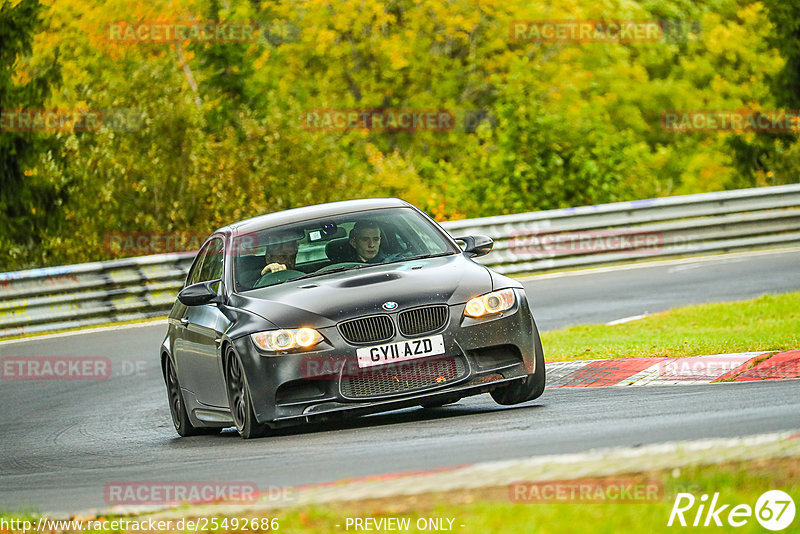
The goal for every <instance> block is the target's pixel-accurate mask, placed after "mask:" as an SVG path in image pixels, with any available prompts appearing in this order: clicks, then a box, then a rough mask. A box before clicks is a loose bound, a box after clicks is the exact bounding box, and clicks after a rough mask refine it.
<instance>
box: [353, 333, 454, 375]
mask: <svg viewBox="0 0 800 534" xmlns="http://www.w3.org/2000/svg"><path fill="white" fill-rule="evenodd" d="M437 354H444V339H443V338H442V336H441V334H440V335H438V336H431V337H424V338H421V339H413V340H410V341H398V342H396V343H387V344H385V345H376V346H374V347H364V348H361V349H357V350H356V356H357V357H358V366H359V367H360V368H362V369H363V368H364V367H372V366H374V365H384V364H387V363H393V362H402V361H406V360H414V359H416V358H425V357H427V356H436V355H437Z"/></svg>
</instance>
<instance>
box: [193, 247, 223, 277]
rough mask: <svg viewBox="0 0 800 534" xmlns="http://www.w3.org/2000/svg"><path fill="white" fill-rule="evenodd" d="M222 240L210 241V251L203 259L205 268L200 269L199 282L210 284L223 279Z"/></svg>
mask: <svg viewBox="0 0 800 534" xmlns="http://www.w3.org/2000/svg"><path fill="white" fill-rule="evenodd" d="M223 257H224V255H223V253H222V239H219V238H217V239H214V240H212V241H209V243H208V250H207V251H206V255H205V257H204V258H203V267H202V268H201V269H200V278H199V279H198V280H197V281H198V282H209V281H211V280H218V279H220V278H222V260H223Z"/></svg>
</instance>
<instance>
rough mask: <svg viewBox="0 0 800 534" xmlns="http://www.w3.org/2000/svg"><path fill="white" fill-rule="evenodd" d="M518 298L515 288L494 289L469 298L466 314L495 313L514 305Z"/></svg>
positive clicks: (481, 314) (482, 314)
mask: <svg viewBox="0 0 800 534" xmlns="http://www.w3.org/2000/svg"><path fill="white" fill-rule="evenodd" d="M516 300H517V298H516V296H515V295H514V290H513V289H501V290H500V291H492V292H491V293H486V294H485V295H481V296H480V297H475V298H473V299H469V300H468V301H467V305H466V307H465V308H464V315H466V316H468V317H475V318H478V317H486V316H487V315H494V314H496V313H500V312H504V311H506V310H507V309H509V308H511V307H512V306H514V303H515V302H516Z"/></svg>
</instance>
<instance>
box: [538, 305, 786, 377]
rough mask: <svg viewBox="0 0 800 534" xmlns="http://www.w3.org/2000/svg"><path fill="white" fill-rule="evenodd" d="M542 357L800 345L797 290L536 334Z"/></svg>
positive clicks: (687, 353) (690, 352) (711, 351)
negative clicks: (543, 354)
mask: <svg viewBox="0 0 800 534" xmlns="http://www.w3.org/2000/svg"><path fill="white" fill-rule="evenodd" d="M542 344H543V345H544V353H545V359H546V360H547V361H571V360H586V359H598V358H641V357H648V356H649V357H663V356H676V357H677V356H702V355H707V354H725V353H732V352H755V351H768V350H777V351H780V350H790V349H795V348H797V347H798V346H800V292H796V293H786V294H781V295H765V296H762V297H759V298H756V299H752V300H742V301H736V302H721V303H715V304H701V305H698V306H685V307H682V308H676V309H674V310H670V311H666V312H661V313H655V314H653V315H649V316H647V317H645V318H644V319H640V320H637V321H633V322H630V323H625V324H620V325H615V326H606V325H602V324H600V325H582V326H573V327H571V328H566V329H564V330H556V331H553V332H544V333H542Z"/></svg>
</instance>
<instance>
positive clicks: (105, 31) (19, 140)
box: [0, 0, 800, 270]
mask: <svg viewBox="0 0 800 534" xmlns="http://www.w3.org/2000/svg"><path fill="white" fill-rule="evenodd" d="M0 1H3V0H0ZM784 4H785V3H783V2H778V1H775V2H773V1H772V0H770V2H768V3H767V4H766V8H765V7H764V5H762V4H761V3H756V2H753V3H747V2H740V1H738V0H705V1H702V2H690V1H685V0H668V1H659V2H655V1H650V0H647V1H645V0H642V1H628V0H625V1H623V0H611V1H609V2H605V3H604V4H602V5H598V4H596V3H592V2H590V1H588V0H585V1H584V0H580V1H577V2H575V1H572V0H556V1H554V2H550V3H547V4H545V5H542V4H536V3H531V2H528V1H523V0H505V1H501V0H487V1H482V2H480V4H476V3H475V2H473V1H467V0H453V1H449V2H442V1H440V0H415V1H411V0H389V1H386V0H341V1H339V2H335V3H330V2H327V1H323V0H305V1H303V2H295V1H289V2H261V3H258V2H252V1H249V0H232V1H228V2H220V1H218V0H192V1H190V2H178V1H177V0H155V1H153V2H147V3H141V2H133V1H132V0H100V1H98V2H93V3H91V4H85V3H84V2H79V1H78V0H60V1H59V2H55V3H53V4H52V5H50V6H49V7H47V8H45V9H42V8H39V7H37V6H38V3H37V2H32V1H30V0H25V1H21V2H13V3H9V2H8V0H6V1H5V3H3V7H2V8H0V13H2V15H0V17H2V18H1V19H0V38H1V39H0V40H1V41H2V43H3V46H2V48H0V62H1V63H0V96H1V97H2V107H3V108H7V107H25V108H29V107H49V108H63V109H82V108H88V109H97V110H106V111H107V112H109V113H108V117H116V119H115V120H109V121H107V122H106V123H105V124H104V125H103V127H101V128H100V129H99V130H98V131H93V132H77V131H65V132H39V133H28V132H18V133H12V134H9V133H8V132H2V133H0V151H3V152H0V164H2V165H4V166H5V167H3V169H6V168H7V169H8V170H3V171H2V172H3V174H2V177H1V178H0V179H2V180H4V181H3V182H2V191H0V209H2V210H4V212H3V213H4V214H5V217H4V219H3V220H2V221H0V270H4V269H2V268H3V267H4V268H5V269H10V268H18V267H23V266H34V265H39V264H42V263H64V262H79V261H87V260H93V259H100V258H105V257H110V253H109V251H106V250H104V248H103V241H104V236H105V235H106V234H108V233H110V232H162V233H163V232H169V231H176V232H177V231H196V232H206V233H210V232H212V231H213V230H214V229H216V228H217V227H219V226H222V225H224V224H228V223H231V222H233V221H236V220H240V219H243V218H246V217H251V216H255V215H259V214H262V213H266V212H270V211H275V210H281V209H287V208H292V207H297V206H302V205H306V204H314V203H320V202H327V201H334V200H342V199H348V198H359V197H368V196H398V197H401V198H405V199H407V200H409V201H411V202H413V203H415V204H417V205H419V206H420V207H421V208H423V209H424V210H426V211H428V212H429V213H431V214H433V215H434V216H435V217H437V218H438V219H440V220H443V219H453V218H464V217H480V216H489V215H497V214H503V213H516V212H524V211H531V210H539V209H549V208H557V207H568V206H576V205H582V204H597V203H603V202H614V201H620V200H629V199H635V198H646V197H653V196H663V195H671V194H684V193H694V192H700V191H709V190H719V189H724V188H731V187H748V186H753V185H764V184H771V183H780V182H782V181H788V180H794V181H796V180H797V176H800V172H798V171H800V169H797V165H798V163H796V162H797V161H800V160H798V158H797V154H798V151H800V149H798V148H797V146H798V145H797V142H796V141H795V140H794V138H793V137H792V136H784V138H777V137H776V136H775V135H772V134H765V135H754V134H739V133H735V132H712V133H676V132H668V131H665V130H664V129H663V128H662V127H661V125H660V123H659V121H660V116H661V114H662V112H664V111H667V110H692V109H730V110H734V109H772V108H776V107H781V106H794V107H798V106H796V105H795V104H791V103H792V102H794V100H792V97H791V95H792V94H793V93H792V91H796V89H797V87H796V86H797V85H798V84H797V83H794V81H793V80H794V78H795V77H796V75H797V72H796V71H797V68H796V63H797V61H795V60H796V59H797V58H796V57H795V56H797V57H800V45H799V44H798V43H800V40H799V39H798V22H797V21H798V20H800V16H798V13H795V12H794V11H793V10H794V9H795V8H792V7H787V5H788V4H787V5H784ZM12 5H13V7H12ZM767 9H769V11H768V10H767ZM37 18H41V19H42V20H43V24H42V25H41V26H40V27H38V28H37V27H36V20H37ZM653 19H665V22H664V28H665V30H664V31H665V32H666V34H667V35H666V37H665V39H663V40H661V41H657V42H636V41H631V42H592V41H588V42H580V41H578V42H574V41H573V42H571V41H556V42H513V39H511V36H510V34H509V31H510V27H511V26H510V25H511V22H512V21H515V20H523V21H524V20H529V21H530V20H533V21H543V20H572V21H587V20H588V21H592V20H594V21H599V20H640V21H648V20H653ZM154 22H159V23H163V24H169V23H180V24H190V23H192V22H197V23H201V24H205V23H242V24H244V23H255V24H257V25H258V28H259V33H258V35H257V36H256V38H254V39H250V40H244V41H243V42H235V43H231V42H219V41H215V40H213V39H211V40H202V39H197V38H194V39H193V40H189V41H180V42H168V41H166V42H165V41H163V40H161V41H152V42H148V41H146V40H145V41H143V42H140V41H136V42H127V41H120V40H119V39H117V40H115V39H114V38H113V36H112V35H111V33H110V30H109V25H110V24H117V25H119V24H120V23H125V24H133V25H137V24H138V25H141V24H148V23H154ZM195 35H196V34H195ZM7 43H8V44H7ZM29 52H30V53H29ZM54 58H58V63H59V64H60V65H61V68H62V70H63V72H64V79H63V80H62V81H61V82H60V83H58V84H56V82H57V80H58V78H57V76H56V74H57V71H56V70H54V69H53V68H52V66H53V65H54V61H55V60H54ZM795 81H796V80H795ZM51 87H53V88H54V90H53V91H52V93H50V92H49V88H51ZM795 96H797V95H795ZM798 98H800V97H798ZM325 110H329V111H330V110H339V111H341V110H355V111H359V110H361V111H368V110H408V111H425V110H433V111H438V110H448V111H449V112H451V113H452V115H453V117H454V118H455V123H454V125H453V127H452V128H445V129H440V130H436V129H424V128H421V129H416V130H413V129H411V131H406V130H403V129H400V130H399V131H398V130H392V129H386V128H374V129H360V128H350V129H345V128H315V127H310V126H309V124H308V123H307V122H306V121H305V120H304V117H307V115H308V113H310V112H324V111H325ZM25 172H28V173H29V176H26V175H25ZM34 210H35V213H34Z"/></svg>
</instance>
